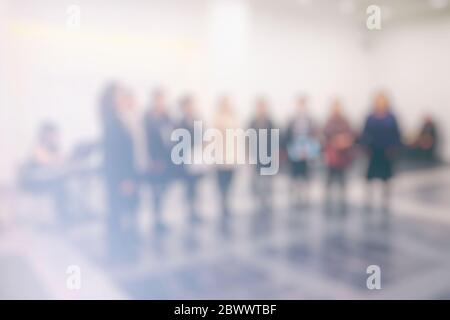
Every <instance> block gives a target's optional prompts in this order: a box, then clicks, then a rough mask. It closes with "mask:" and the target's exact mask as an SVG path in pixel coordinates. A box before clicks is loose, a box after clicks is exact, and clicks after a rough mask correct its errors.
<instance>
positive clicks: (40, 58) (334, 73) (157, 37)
mask: <svg viewBox="0 0 450 320" xmlns="http://www.w3.org/2000/svg"><path fill="white" fill-rule="evenodd" d="M5 1H6V0H3V2H5ZM230 2H231V4H230ZM72 3H74V2H73V1H56V0H42V1H39V2H38V1H31V0H19V1H17V0H15V1H12V0H10V1H8V4H9V6H8V11H7V16H8V18H9V21H8V22H5V23H7V26H8V29H7V35H6V36H7V40H8V47H7V53H6V54H7V58H6V59H7V63H5V60H4V59H2V60H1V61H0V64H2V63H3V64H6V66H7V68H6V77H5V78H6V79H7V83H6V90H5V91H6V92H7V99H8V104H7V106H6V108H5V107H3V106H2V118H1V123H0V127H1V128H3V131H4V132H3V133H5V134H6V136H7V137H8V141H9V143H6V144H5V142H4V141H2V149H3V148H4V147H7V150H11V153H10V154H8V155H7V156H4V157H3V159H2V161H3V165H2V167H1V169H0V181H5V180H11V179H12V178H13V175H14V170H13V168H14V166H16V165H17V163H18V162H19V161H20V159H23V158H24V157H25V155H26V153H27V151H28V150H29V147H30V145H31V144H32V138H33V134H34V132H35V129H36V127H37V125H38V124H39V123H40V121H42V120H43V119H47V118H50V119H54V120H56V121H57V122H58V123H59V124H60V126H61V128H62V129H63V132H64V138H65V141H66V147H69V146H71V145H72V144H73V143H74V142H75V141H78V140H80V139H89V138H95V137H96V136H97V135H98V126H97V120H98V119H97V98H98V95H99V93H100V90H101V88H102V86H103V85H104V84H105V81H107V80H109V79H111V78H117V79H120V80H123V82H125V83H127V84H129V85H130V86H131V87H132V88H133V89H135V91H136V93H137V95H138V98H139V102H140V106H141V107H143V106H144V105H145V104H146V103H147V96H148V92H149V90H150V89H151V88H152V87H154V86H156V85H160V84H162V85H164V86H167V87H168V88H169V93H170V94H171V97H172V98H173V99H172V100H173V101H175V98H176V97H177V96H178V95H180V94H182V93H184V92H185V91H193V92H194V93H195V94H196V95H197V96H198V100H199V105H200V107H201V110H202V111H203V113H204V114H205V116H206V117H207V118H209V117H210V116H211V114H212V112H213V110H214V103H215V99H216V97H217V95H218V94H220V93H223V92H229V93H231V94H232V95H233V96H234V97H235V101H236V107H237V109H238V111H239V113H240V114H241V118H242V120H243V121H244V119H246V118H247V117H248V115H249V114H250V113H251V111H252V108H251V104H252V102H253V99H254V96H255V95H257V94H261V93H263V94H266V95H267V96H268V97H269V98H270V100H271V101H272V108H273V113H274V116H275V117H276V118H277V119H278V120H279V121H280V122H281V123H283V122H284V121H286V119H287V118H288V116H289V114H290V113H291V112H292V108H293V106H292V103H293V101H292V100H293V98H294V97H295V95H296V94H297V93H299V92H306V93H308V94H309V95H310V96H311V109H312V112H313V113H314V114H315V116H316V117H317V118H318V120H322V119H323V118H324V117H325V114H326V113H327V108H328V104H329V100H330V99H331V98H332V97H333V96H335V95H339V96H341V97H342V99H343V101H344V103H345V105H346V106H347V109H348V111H349V115H350V116H351V117H352V119H353V121H354V122H355V123H356V124H360V123H361V122H362V120H363V118H364V115H365V113H366V112H367V109H368V104H369V98H370V94H371V92H372V90H373V89H374V88H376V87H377V86H378V85H379V84H382V85H383V87H387V88H390V89H392V91H393V92H395V94H394V97H395V101H396V103H397V105H398V108H399V111H401V113H402V115H403V114H406V115H405V120H407V122H408V123H409V122H411V123H412V122H414V121H415V119H416V118H417V117H418V116H420V111H419V110H420V108H422V106H423V102H424V101H425V102H428V101H434V100H436V103H432V106H431V105H430V108H441V109H436V112H437V113H439V114H442V115H444V114H445V115H447V113H446V111H445V110H444V109H443V108H445V106H446V105H448V104H446V102H448V99H447V98H448V93H446V92H445V90H444V84H443V83H442V84H441V83H440V82H439V81H441V80H445V79H446V74H445V71H444V70H443V68H442V69H440V70H439V71H436V72H437V73H438V77H437V78H436V80H430V79H429V77H431V76H432V75H433V74H432V72H434V67H433V65H432V62H431V61H442V62H440V63H442V66H444V63H447V66H448V62H447V61H446V59H445V58H444V57H445V54H446V53H450V48H449V47H448V44H447V45H444V44H443V43H442V42H443V41H441V39H442V37H443V36H444V35H447V33H445V32H448V24H445V25H446V26H447V27H446V29H445V30H447V31H442V30H441V29H440V27H439V26H433V27H429V26H428V25H424V26H422V25H418V26H415V27H414V28H411V29H399V30H398V31H395V32H394V31H389V32H385V31H384V30H383V31H382V32H383V34H382V37H379V39H378V40H377V41H376V42H375V44H376V47H375V48H372V50H368V49H367V47H366V46H365V45H364V44H365V42H364V38H363V37H362V35H363V34H364V33H362V32H361V29H360V28H363V26H356V27H355V25H352V24H349V23H346V22H345V21H343V20H339V19H338V20H333V19H331V20H330V17H329V16H324V17H322V18H321V17H320V16H319V17H314V18H311V19H309V18H307V17H304V16H303V17H302V18H299V16H298V13H297V12H295V11H292V10H290V9H289V8H286V9H282V8H278V7H277V6H276V5H275V4H274V2H258V1H250V2H248V6H240V5H239V4H238V5H236V3H235V2H233V1H232V0H215V1H210V0H192V1H186V0H184V1H183V0H169V1H156V0H153V1H150V2H148V1H145V2H144V1H127V2H125V1H104V0H95V1H87V0H79V1H76V2H75V3H78V4H79V5H80V7H81V14H82V15H81V29H80V30H79V31H75V32H74V31H70V30H68V29H67V28H66V25H65V19H66V8H67V5H69V4H72ZM214 4H216V5H214ZM274 8H275V9H276V10H274ZM0 21H3V19H0ZM0 23H1V22H0ZM0 30H1V29H0ZM430 35H432V36H430ZM422 38H424V39H422ZM422 40H423V41H422ZM424 41H425V43H427V44H428V46H429V48H428V49H424V48H423V46H422V43H423V42H424ZM436 47H441V48H442V49H443V52H435V51H434V48H436ZM417 48H418V49H417ZM411 52H413V53H412V54H411ZM391 53H392V54H391ZM425 58H426V59H425ZM440 63H439V64H438V66H439V68H440V66H441V64H440ZM417 65H419V67H418V68H419V69H418V70H417V72H416V74H417V75H420V74H422V76H417V77H412V76H411V77H410V76H409V74H408V71H409V70H410V69H411V68H413V67H414V66H417ZM439 68H438V69H439ZM381 70H383V72H380V71H381ZM424 75H425V77H427V80H426V81H425V78H424ZM413 78H415V79H413ZM404 80H406V81H404ZM422 80H424V81H423V83H426V84H427V85H428V87H427V88H428V89H424V90H417V88H421V87H420V85H421V83H422V82H421V81H422ZM410 84H412V85H413V86H412V87H413V88H414V90H412V89H410V88H411V86H410ZM430 86H432V88H431V87H430ZM0 97H1V96H0ZM415 97H417V98H415ZM430 97H431V98H430ZM432 99H434V100H432ZM438 99H439V101H438ZM444 105H445V106H444ZM406 106H408V107H406ZM406 108H408V109H407V110H405V109H406ZM410 108H411V109H410ZM410 110H415V111H414V112H413V111H411V112H410ZM404 111H406V112H404ZM3 154H4V153H3Z"/></svg>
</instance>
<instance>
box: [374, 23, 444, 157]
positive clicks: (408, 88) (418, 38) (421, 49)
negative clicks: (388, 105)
mask: <svg viewBox="0 0 450 320" xmlns="http://www.w3.org/2000/svg"><path fill="white" fill-rule="evenodd" d="M449 39H450V19H448V18H447V19H439V20H435V21H421V22H416V23H407V24H404V25H401V26H396V27H392V28H391V29H389V30H386V31H383V32H382V34H380V35H379V37H378V38H377V40H376V45H375V46H374V50H373V55H372V57H371V59H370V61H371V68H372V71H371V74H373V86H374V87H376V86H382V87H385V88H388V89H389V91H390V92H391V93H392V96H393V98H394V101H395V106H396V108H397V109H398V112H399V113H400V114H401V116H402V118H401V119H402V124H403V126H404V127H405V129H406V130H413V129H414V128H416V127H417V126H418V125H420V120H421V119H422V117H423V116H424V115H425V114H431V115H433V116H434V117H435V118H436V120H437V121H438V124H439V128H440V129H441V131H442V136H443V138H444V139H445V140H444V141H443V143H445V144H444V145H443V147H444V148H443V152H444V155H445V156H446V158H447V159H450V89H449V88H450V87H449V85H450V58H449V57H450V41H449Z"/></svg>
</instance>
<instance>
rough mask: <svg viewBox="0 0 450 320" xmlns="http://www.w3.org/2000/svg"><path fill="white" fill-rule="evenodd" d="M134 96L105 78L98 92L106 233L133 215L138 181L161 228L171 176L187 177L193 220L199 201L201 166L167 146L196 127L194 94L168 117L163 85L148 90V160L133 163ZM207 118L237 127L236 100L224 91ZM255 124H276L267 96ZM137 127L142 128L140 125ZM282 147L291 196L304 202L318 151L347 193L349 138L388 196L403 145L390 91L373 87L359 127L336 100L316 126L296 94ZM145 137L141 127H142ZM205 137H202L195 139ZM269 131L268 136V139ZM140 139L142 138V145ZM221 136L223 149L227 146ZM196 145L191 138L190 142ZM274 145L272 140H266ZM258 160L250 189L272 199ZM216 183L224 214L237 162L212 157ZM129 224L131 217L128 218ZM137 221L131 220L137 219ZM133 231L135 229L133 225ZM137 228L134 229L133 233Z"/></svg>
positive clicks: (330, 180) (332, 179)
mask: <svg viewBox="0 0 450 320" xmlns="http://www.w3.org/2000/svg"><path fill="white" fill-rule="evenodd" d="M135 107H136V104H135V101H134V97H133V95H132V93H131V92H130V91H129V90H127V89H126V88H124V87H122V86H119V85H111V86H109V87H108V88H107V89H106V90H105V92H104V95H103V99H102V103H101V111H102V123H103V142H104V148H103V150H104V173H105V182H106V190H107V197H108V209H109V210H108V211H109V221H110V228H109V230H110V231H111V237H112V238H116V239H119V237H117V234H118V232H119V230H120V229H121V227H120V221H121V219H123V218H124V217H126V218H128V219H130V217H132V216H133V215H134V214H135V212H136V208H137V206H138V196H139V186H140V185H141V184H142V183H148V185H150V186H151V190H152V198H153V201H152V202H153V211H154V214H155V222H156V223H155V225H157V226H158V227H159V228H164V224H163V222H162V221H163V220H162V217H161V215H162V211H163V206H162V204H163V200H164V196H165V194H166V193H167V190H168V188H169V186H170V184H171V182H172V181H173V180H174V179H181V181H183V182H184V185H185V195H186V203H187V208H188V211H189V217H190V219H191V220H192V221H199V220H200V217H199V216H198V214H197V213H198V210H197V208H196V204H197V202H198V201H197V198H198V196H199V194H198V182H199V181H200V179H201V178H202V176H203V172H202V170H195V169H194V168H193V167H192V168H191V167H189V166H187V165H180V166H177V165H175V164H173V162H172V160H171V151H172V148H173V145H174V142H173V141H171V133H172V132H173V130H175V129H176V128H185V129H187V130H188V131H189V132H191V133H192V135H191V136H193V135H194V134H195V132H194V121H198V120H200V118H199V115H198V113H197V112H196V107H195V101H194V98H193V97H191V96H185V97H183V98H182V99H181V100H180V102H179V112H180V114H181V119H179V120H178V121H174V120H172V118H171V117H170V115H169V109H168V106H167V101H166V96H165V93H164V91H163V90H161V89H158V90H155V91H153V92H152V94H151V102H150V106H149V108H148V110H147V111H146V113H145V115H144V119H143V120H139V121H140V123H141V124H143V126H141V127H143V136H144V137H145V138H144V139H140V140H141V141H142V140H143V141H145V142H144V143H143V144H145V148H144V150H145V153H146V157H145V159H146V160H145V162H147V164H144V165H143V166H141V170H138V169H137V168H138V167H139V166H138V165H137V162H138V161H137V160H136V157H138V156H137V153H138V152H137V150H136V148H137V146H138V143H137V141H138V140H139V138H137V137H138V136H139V135H138V134H137V133H136V131H138V130H136V129H137V128H138V127H139V126H136V122H135V119H134V117H133V114H135V112H134V111H135ZM212 125H213V126H214V127H215V128H217V129H218V130H220V131H225V130H226V129H233V128H238V127H239V124H238V121H237V119H236V115H235V112H234V110H233V105H232V103H231V100H230V98H229V97H222V98H220V99H219V102H218V107H217V111H216V115H215V117H214V121H213V123H212ZM249 127H250V128H254V129H256V130H260V129H267V132H269V133H270V132H271V129H274V128H276V125H275V124H274V121H273V120H272V118H271V116H270V113H269V107H268V103H267V101H266V100H265V99H264V98H259V99H257V101H256V112H255V116H254V118H253V119H252V120H251V122H250V124H249ZM141 133H142V132H141ZM281 136H282V138H281V153H283V154H284V155H285V157H283V156H282V157H281V158H282V159H283V158H285V159H286V160H287V161H286V162H287V163H288V164H289V168H290V169H289V170H290V172H291V176H292V180H291V181H292V187H291V188H290V190H291V193H292V194H291V196H292V199H293V201H295V202H296V204H300V205H304V204H305V203H306V202H307V199H306V194H307V191H308V190H307V189H308V188H307V187H304V185H305V184H306V183H307V182H308V180H309V176H310V168H309V164H310V162H311V161H312V160H315V159H318V158H319V157H320V156H321V155H323V157H324V160H325V164H326V166H327V178H326V181H327V184H326V185H327V190H331V187H332V186H333V185H334V184H337V185H338V186H339V188H338V190H339V191H340V192H341V193H342V195H341V197H342V198H344V195H343V193H344V192H345V184H346V171H347V169H348V168H349V166H350V165H351V163H352V161H353V158H354V150H353V149H354V146H355V144H356V143H359V144H361V145H362V146H363V147H364V148H365V149H366V150H367V154H368V156H369V165H368V170H367V179H368V180H369V181H372V180H373V179H381V180H382V181H383V182H385V185H386V192H385V196H386V199H387V197H388V191H387V185H388V181H389V180H390V178H391V177H392V175H393V169H392V161H393V159H394V157H395V153H396V150H397V149H398V148H399V147H400V146H401V134H400V129H399V126H398V123H397V120H396V117H395V115H394V114H393V112H392V110H391V108H390V106H389V102H388V100H387V97H386V96H385V95H384V94H381V93H380V94H378V95H377V96H376V97H375V99H374V102H373V110H372V112H371V114H370V115H369V117H368V118H367V120H366V123H365V126H364V129H363V130H362V132H361V133H358V132H356V130H354V129H353V128H352V126H351V125H350V122H349V120H348V119H347V117H346V115H345V113H344V111H343V108H342V106H341V105H340V103H339V101H337V100H336V101H334V102H333V105H332V107H331V112H330V116H329V118H328V119H327V121H326V123H325V125H324V126H323V128H319V126H317V125H316V123H315V122H314V121H313V119H312V118H311V116H310V114H309V112H308V100H307V98H306V97H299V98H298V100H297V101H296V110H295V113H294V115H293V117H292V118H291V120H290V122H289V124H288V127H287V130H285V131H282V135H281ZM141 137H142V135H141ZM195 141H202V139H201V138H200V139H192V143H194V142H195ZM270 141H271V140H270V139H267V143H268V144H270ZM143 144H141V145H143ZM226 145H227V144H226V143H225V144H224V148H223V152H227V149H226V148H227V146H226ZM193 149H195V146H193ZM268 149H269V150H270V149H271V146H270V145H269V146H268ZM260 166H263V164H261V163H260V162H258V163H257V165H256V166H255V169H256V170H255V174H254V179H253V183H252V185H253V189H254V190H253V191H254V192H255V195H256V196H257V199H258V203H260V204H262V205H270V202H271V201H270V197H271V195H272V190H271V181H270V180H271V177H270V176H261V175H260V174H259V167H260ZM214 171H215V172H216V177H217V184H218V190H219V191H220V199H221V200H220V201H221V203H220V207H221V208H222V209H223V214H224V215H225V216H226V215H227V214H228V213H229V206H228V203H229V197H230V189H231V185H232V181H233V177H234V173H235V171H236V166H234V165H230V164H221V165H216V166H215V168H214ZM131 225H133V224H131ZM134 225H135V224H134ZM132 233H134V232H132ZM134 234H135V233H134Z"/></svg>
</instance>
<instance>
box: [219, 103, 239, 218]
mask: <svg viewBox="0 0 450 320" xmlns="http://www.w3.org/2000/svg"><path fill="white" fill-rule="evenodd" d="M214 128H216V129H217V130H219V132H220V133H221V134H222V137H223V140H222V142H223V143H222V145H221V148H220V150H219V152H220V153H221V154H219V155H216V156H218V158H221V159H223V160H224V161H223V163H221V164H218V166H217V183H218V186H219V191H220V201H221V208H222V214H223V217H227V216H229V213H230V211H229V200H230V199H229V193H230V188H231V184H232V182H233V176H234V173H235V170H236V164H235V163H227V161H226V159H234V160H236V154H237V146H236V143H235V142H234V141H228V138H227V134H226V132H227V130H228V129H231V130H234V129H237V128H238V121H237V119H236V116H235V113H234V110H233V106H232V104H231V101H230V98H229V97H228V96H223V97H221V98H220V99H219V103H218V107H217V112H216V115H215V118H214Z"/></svg>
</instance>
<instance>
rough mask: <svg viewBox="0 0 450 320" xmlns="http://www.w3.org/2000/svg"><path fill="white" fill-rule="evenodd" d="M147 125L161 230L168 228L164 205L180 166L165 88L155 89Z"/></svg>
mask: <svg viewBox="0 0 450 320" xmlns="http://www.w3.org/2000/svg"><path fill="white" fill-rule="evenodd" d="M144 125H145V132H146V141H147V152H148V160H149V162H150V164H149V167H150V169H149V171H150V175H149V176H150V184H151V186H152V191H153V194H152V195H153V210H154V214H155V227H156V228H157V229H158V230H165V229H166V226H165V225H164V224H163V221H162V209H163V208H162V204H163V201H164V196H165V193H166V192H167V190H168V187H169V184H170V182H171V181H172V179H173V178H174V177H175V174H174V170H175V169H176V168H175V165H174V164H173V163H172V159H171V152H172V147H173V142H172V141H171V139H170V137H171V134H172V131H173V130H174V129H175V126H174V122H173V121H172V119H171V118H170V116H169V113H168V108H167V101H166V94H165V92H164V90H162V89H155V90H154V91H153V92H152V95H151V102H150V106H149V110H148V112H147V114H146V115H145V119H144Z"/></svg>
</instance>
